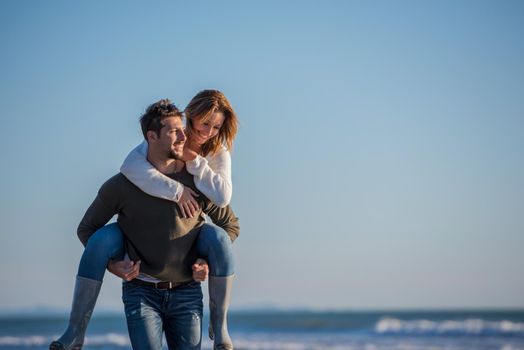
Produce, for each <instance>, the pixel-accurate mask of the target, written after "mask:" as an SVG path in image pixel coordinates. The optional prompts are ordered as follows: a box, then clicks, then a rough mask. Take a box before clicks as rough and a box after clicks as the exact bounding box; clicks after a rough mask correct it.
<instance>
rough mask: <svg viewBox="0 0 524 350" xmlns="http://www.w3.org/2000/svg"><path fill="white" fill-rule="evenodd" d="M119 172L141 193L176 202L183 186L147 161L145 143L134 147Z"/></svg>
mask: <svg viewBox="0 0 524 350" xmlns="http://www.w3.org/2000/svg"><path fill="white" fill-rule="evenodd" d="M120 172H121V173H122V174H124V176H125V177H126V178H127V179H128V180H129V181H131V182H132V183H133V184H134V185H135V186H137V187H138V188H140V189H141V190H142V191H143V192H145V193H147V194H149V195H151V196H154V197H158V198H163V199H167V200H170V201H173V202H178V200H179V199H180V196H181V195H182V192H183V191H184V185H182V184H181V183H180V182H177V181H175V180H173V179H171V178H170V177H167V176H165V175H164V174H162V173H161V172H160V171H158V170H157V169H156V168H155V167H154V166H153V165H152V164H151V163H149V162H148V161H147V142H146V141H144V142H142V143H141V144H140V145H138V146H136V147H135V148H134V149H133V150H132V151H131V152H130V153H129V154H128V155H127V157H126V159H125V160H124V163H123V164H122V166H121V167H120Z"/></svg>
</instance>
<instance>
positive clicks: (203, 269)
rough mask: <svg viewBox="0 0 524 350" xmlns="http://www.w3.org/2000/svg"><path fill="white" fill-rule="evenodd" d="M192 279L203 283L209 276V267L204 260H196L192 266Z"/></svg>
mask: <svg viewBox="0 0 524 350" xmlns="http://www.w3.org/2000/svg"><path fill="white" fill-rule="evenodd" d="M192 268H193V279H194V280H195V281H197V282H204V281H205V280H206V279H207V275H208V274H209V266H208V265H207V262H206V261H205V260H204V259H200V258H198V259H197V260H196V262H195V263H194V264H193V266H192Z"/></svg>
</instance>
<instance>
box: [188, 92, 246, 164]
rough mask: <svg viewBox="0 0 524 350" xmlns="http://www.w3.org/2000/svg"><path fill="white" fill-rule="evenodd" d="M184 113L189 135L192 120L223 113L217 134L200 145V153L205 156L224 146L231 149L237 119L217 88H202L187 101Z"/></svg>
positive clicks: (236, 128)
mask: <svg viewBox="0 0 524 350" xmlns="http://www.w3.org/2000/svg"><path fill="white" fill-rule="evenodd" d="M184 112H185V115H186V118H187V123H188V126H189V128H187V134H188V135H191V132H192V130H193V120H195V119H196V120H200V121H202V122H205V121H207V120H209V119H210V118H211V116H212V115H213V114H214V113H217V112H220V113H223V114H224V123H223V124H222V126H221V127H220V130H219V131H218V134H217V135H216V136H215V137H213V138H212V139H210V140H209V141H207V142H206V143H204V144H203V145H202V154H203V155H204V157H205V156H207V155H208V154H210V153H215V152H217V151H218V150H219V149H220V147H222V146H225V147H226V148H227V150H228V151H231V150H232V149H233V140H234V139H235V136H236V134H237V130H238V119H237V115H236V113H235V111H234V110H233V107H231V104H230V103H229V101H228V99H227V98H226V96H225V95H224V94H223V93H222V92H220V91H218V90H202V91H200V92H199V93H198V94H196V96H195V97H193V99H192V100H191V101H190V102H189V104H188V105H187V107H186V109H185V111H184Z"/></svg>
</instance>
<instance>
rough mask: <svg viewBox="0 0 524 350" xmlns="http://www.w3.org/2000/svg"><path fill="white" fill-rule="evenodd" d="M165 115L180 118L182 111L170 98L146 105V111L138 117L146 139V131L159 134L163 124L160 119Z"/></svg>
mask: <svg viewBox="0 0 524 350" xmlns="http://www.w3.org/2000/svg"><path fill="white" fill-rule="evenodd" d="M167 117H179V118H182V112H180V110H179V109H178V108H177V107H176V106H175V105H174V104H173V103H171V101H170V100H168V99H162V100H160V101H158V102H155V103H153V104H152V105H150V106H149V107H147V109H146V112H145V113H144V114H142V116H141V117H140V126H141V127H142V134H144V139H146V141H147V132H148V131H154V132H155V133H156V134H157V136H160V129H162V127H163V126H164V125H163V124H162V120H163V119H165V118H167Z"/></svg>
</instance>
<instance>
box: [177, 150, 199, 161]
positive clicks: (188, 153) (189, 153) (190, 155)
mask: <svg viewBox="0 0 524 350" xmlns="http://www.w3.org/2000/svg"><path fill="white" fill-rule="evenodd" d="M197 156H198V153H196V152H195V151H193V150H192V149H191V148H189V147H187V146H185V147H184V153H183V154H182V157H180V159H181V160H183V161H184V162H188V161H190V160H193V159H195V158H196V157H197Z"/></svg>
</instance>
